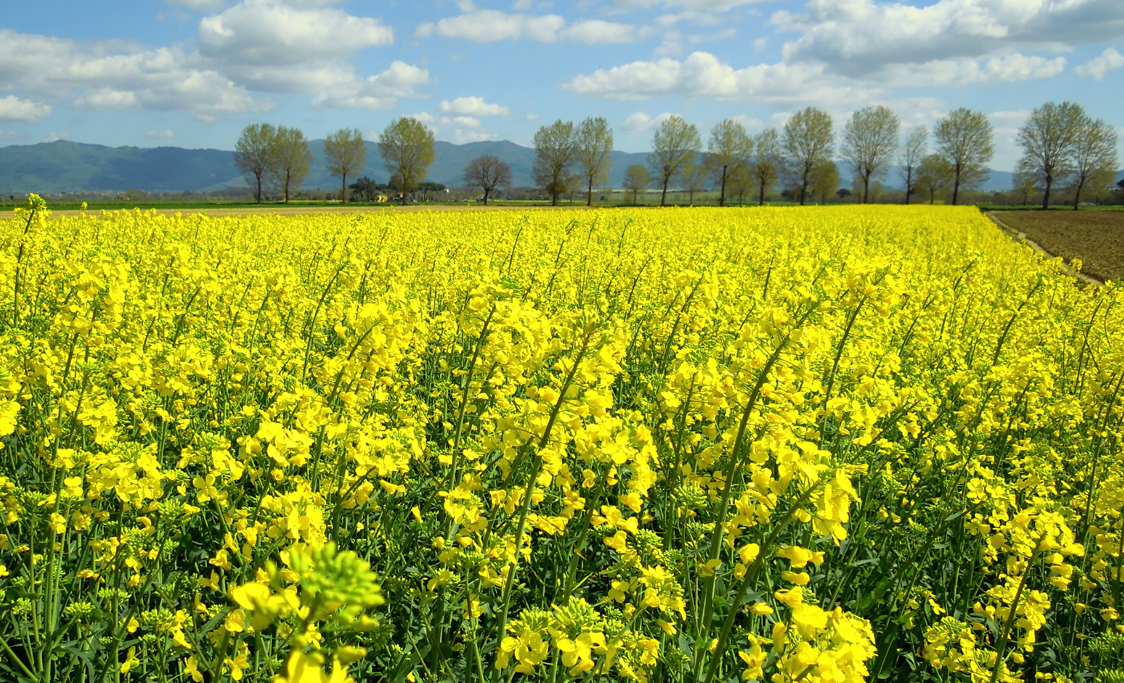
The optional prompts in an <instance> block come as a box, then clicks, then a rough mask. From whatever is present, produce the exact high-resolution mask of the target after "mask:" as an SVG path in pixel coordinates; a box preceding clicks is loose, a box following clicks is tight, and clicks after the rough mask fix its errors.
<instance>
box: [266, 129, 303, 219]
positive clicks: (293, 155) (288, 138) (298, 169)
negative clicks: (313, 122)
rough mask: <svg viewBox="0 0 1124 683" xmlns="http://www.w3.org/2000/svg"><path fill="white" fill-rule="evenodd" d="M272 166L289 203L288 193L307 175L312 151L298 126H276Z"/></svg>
mask: <svg viewBox="0 0 1124 683" xmlns="http://www.w3.org/2000/svg"><path fill="white" fill-rule="evenodd" d="M273 149H274V152H273V167H272V170H271V174H272V176H273V177H274V179H275V181H276V183H277V185H278V186H279V187H280V188H281V191H282V194H284V196H285V203H286V204H288V203H289V194H290V193H291V192H296V191H297V190H299V189H300V186H301V185H303V184H304V179H305V178H307V177H308V172H309V168H310V166H311V164H312V152H311V151H310V150H309V149H308V140H306V139H305V137H304V133H302V132H301V131H300V129H299V128H286V127H285V126H278V127H277V130H276V132H275V133H274V137H273Z"/></svg>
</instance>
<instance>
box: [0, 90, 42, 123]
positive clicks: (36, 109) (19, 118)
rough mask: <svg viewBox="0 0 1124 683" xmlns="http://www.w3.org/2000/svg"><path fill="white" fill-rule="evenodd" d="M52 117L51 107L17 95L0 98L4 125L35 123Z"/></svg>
mask: <svg viewBox="0 0 1124 683" xmlns="http://www.w3.org/2000/svg"><path fill="white" fill-rule="evenodd" d="M50 115H51V105H49V104H40V103H39V102H32V101H31V100H24V99H20V98H19V97H16V96H15V95H8V96H7V97H0V121H2V122H4V123H35V122H36V121H42V120H43V119H45V118H47V117H48V116H50Z"/></svg>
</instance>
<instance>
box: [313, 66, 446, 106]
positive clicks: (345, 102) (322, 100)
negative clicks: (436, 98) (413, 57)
mask: <svg viewBox="0 0 1124 683" xmlns="http://www.w3.org/2000/svg"><path fill="white" fill-rule="evenodd" d="M431 82H432V81H431V79H430V77H429V72H428V71H426V70H425V69H422V68H420V67H417V66H413V65H412V64H406V63H405V62H394V63H393V64H391V65H390V68H388V69H387V70H386V71H383V72H382V73H380V74H376V75H374V76H368V77H367V78H366V79H354V80H352V81H349V82H345V83H340V84H337V85H334V86H332V87H330V88H326V89H325V90H324V91H323V92H321V93H320V94H319V95H317V96H316V97H315V98H313V100H312V106H314V107H316V108H317V109H337V108H341V107H347V108H353V109H393V108H394V107H396V106H398V99H399V98H402V97H413V98H417V97H422V95H421V94H420V93H418V92H417V90H416V88H417V87H418V86H422V85H427V84H429V83H431Z"/></svg>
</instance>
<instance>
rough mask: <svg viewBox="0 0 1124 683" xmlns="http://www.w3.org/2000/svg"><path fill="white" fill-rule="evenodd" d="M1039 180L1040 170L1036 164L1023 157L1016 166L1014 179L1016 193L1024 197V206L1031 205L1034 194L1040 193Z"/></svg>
mask: <svg viewBox="0 0 1124 683" xmlns="http://www.w3.org/2000/svg"><path fill="white" fill-rule="evenodd" d="M1038 178H1039V174H1038V170H1037V168H1035V165H1034V163H1033V162H1032V161H1030V160H1029V159H1028V158H1027V157H1026V156H1023V158H1022V159H1020V160H1019V163H1018V165H1016V166H1015V175H1014V178H1012V181H1013V184H1014V190H1015V192H1016V193H1017V194H1019V195H1022V199H1023V206H1026V205H1027V204H1029V203H1030V200H1031V198H1032V197H1034V193H1035V192H1037V191H1038Z"/></svg>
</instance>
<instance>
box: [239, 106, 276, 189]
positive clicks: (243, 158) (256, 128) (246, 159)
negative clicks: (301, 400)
mask: <svg viewBox="0 0 1124 683" xmlns="http://www.w3.org/2000/svg"><path fill="white" fill-rule="evenodd" d="M276 135H277V129H276V128H275V127H274V126H273V124H270V123H251V124H250V125H248V126H246V127H245V128H243V129H242V135H241V136H240V137H239V138H238V142H236V143H234V165H235V166H236V167H237V168H238V170H239V171H241V172H242V173H243V175H245V176H246V179H247V180H248V181H250V183H251V184H252V185H254V186H256V190H255V191H254V197H255V198H256V200H257V203H258V204H261V199H262V186H263V184H264V183H265V182H266V181H267V179H268V176H269V172H270V170H271V169H272V168H273V167H274V161H273V157H274V154H275V153H276V147H275V145H274V138H275V137H276Z"/></svg>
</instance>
